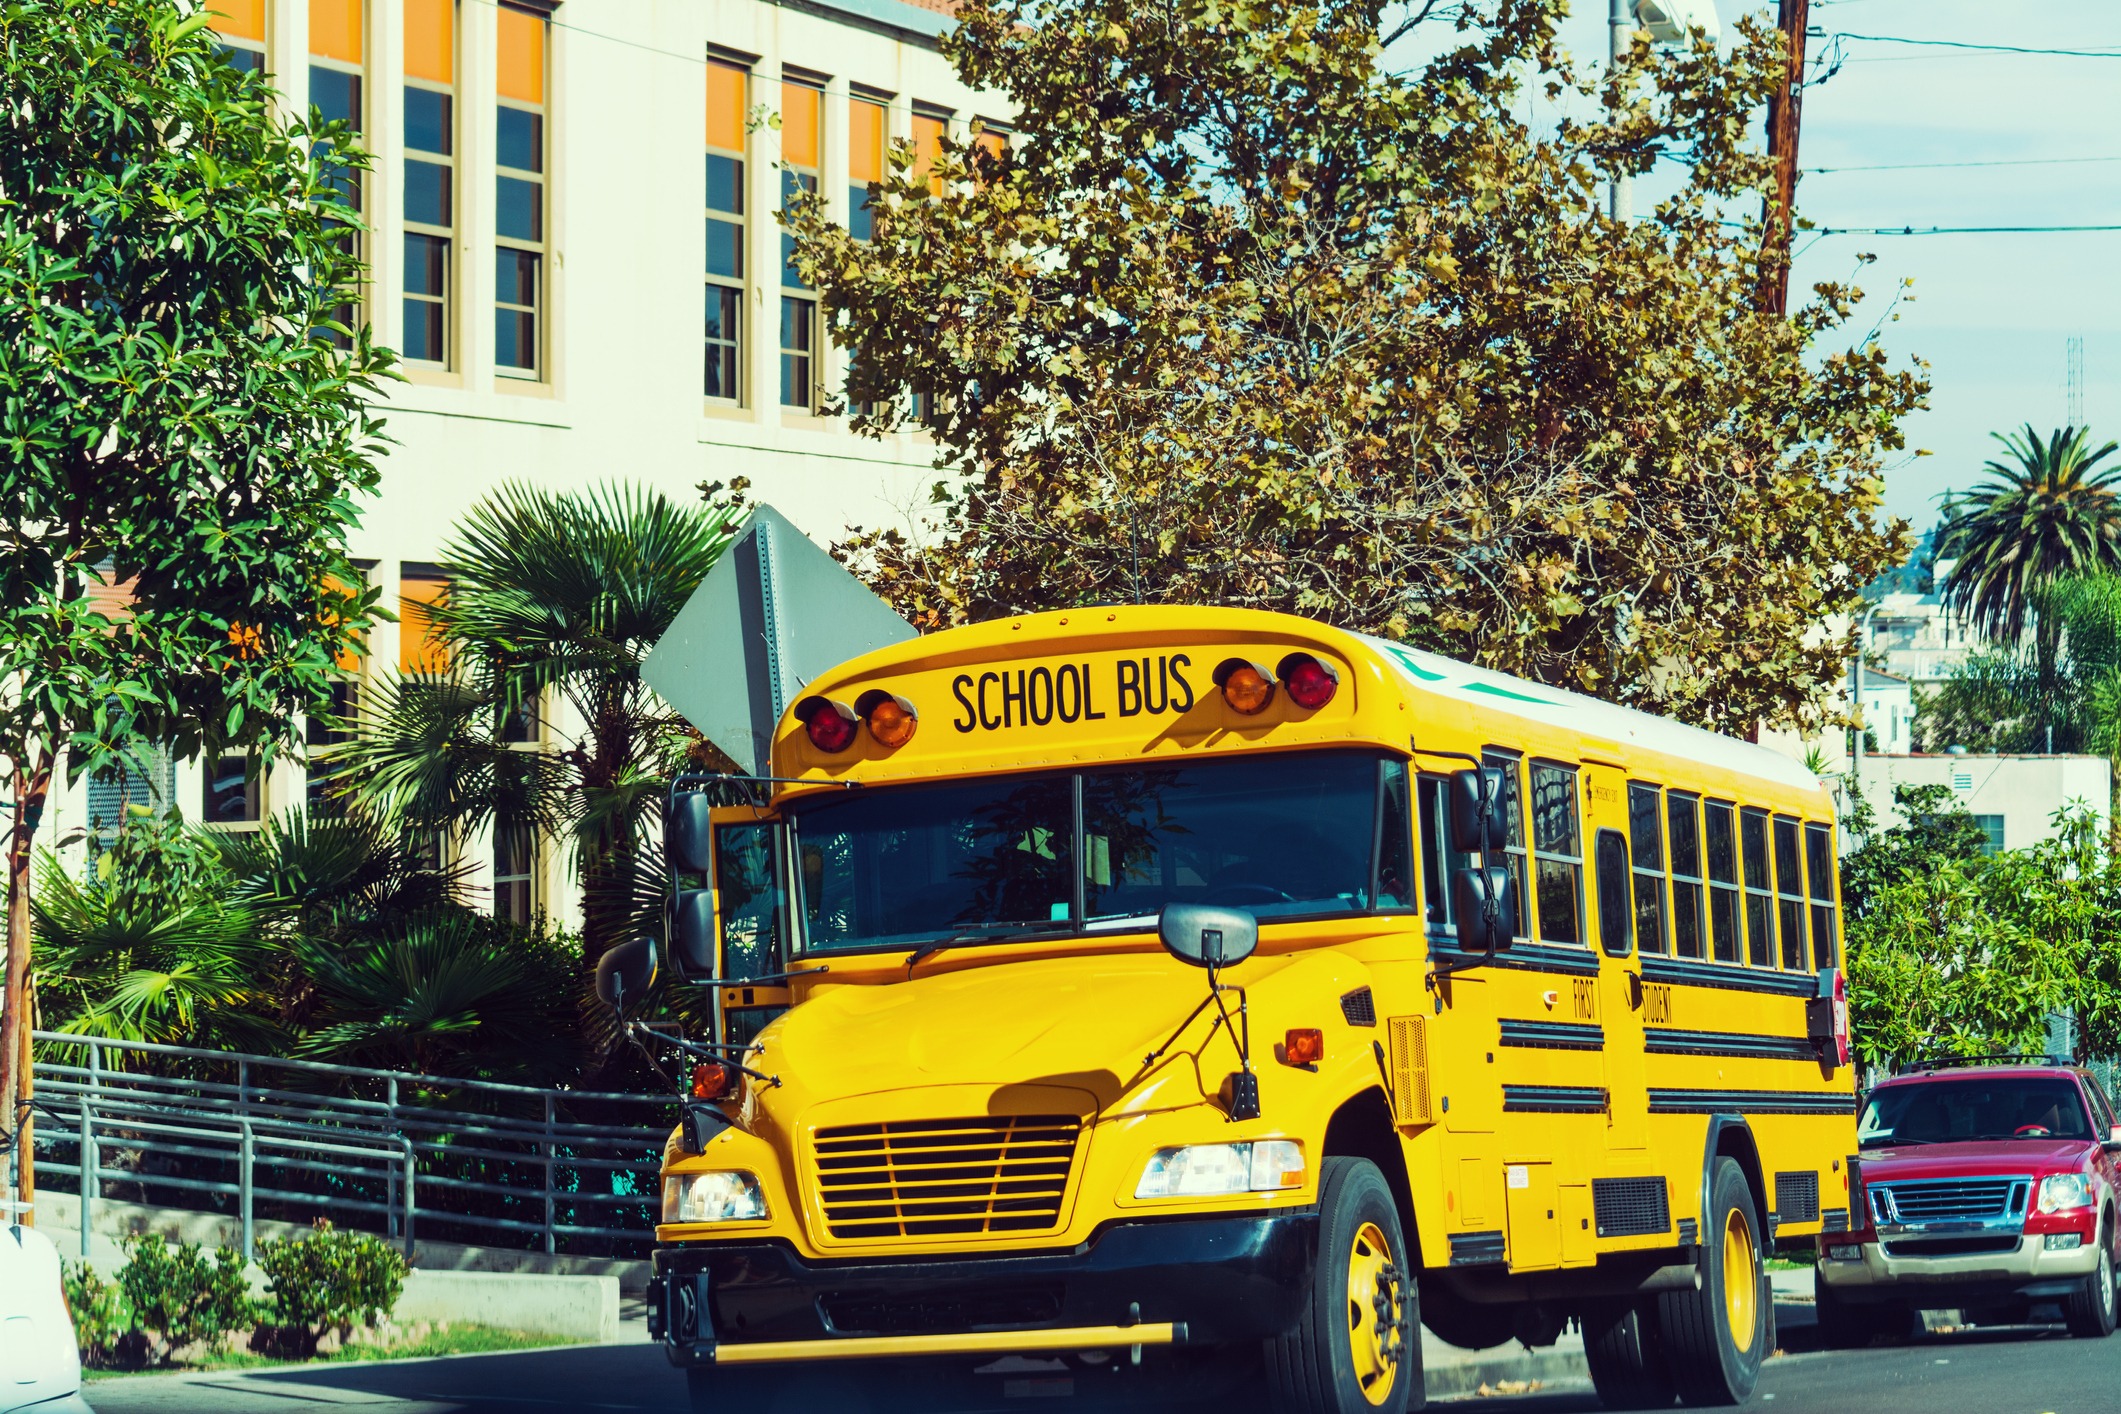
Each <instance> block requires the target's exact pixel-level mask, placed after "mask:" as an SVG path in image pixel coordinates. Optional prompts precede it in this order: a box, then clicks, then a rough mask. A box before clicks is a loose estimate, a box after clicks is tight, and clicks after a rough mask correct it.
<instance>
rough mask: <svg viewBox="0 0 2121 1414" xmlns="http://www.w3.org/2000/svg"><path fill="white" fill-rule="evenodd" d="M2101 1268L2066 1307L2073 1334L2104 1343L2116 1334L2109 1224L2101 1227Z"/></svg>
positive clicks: (2065, 1314)
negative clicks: (2103, 1341)
mask: <svg viewBox="0 0 2121 1414" xmlns="http://www.w3.org/2000/svg"><path fill="white" fill-rule="evenodd" d="M2098 1240H2099V1265H2098V1267H2097V1268H2095V1269H2094V1270H2093V1272H2092V1273H2091V1275H2090V1276H2087V1277H2086V1278H2085V1279H2084V1283H2083V1285H2082V1286H2080V1287H2079V1288H2078V1289H2077V1290H2075V1291H2073V1292H2071V1293H2070V1294H2069V1296H2068V1297H2067V1298H2066V1299H2065V1300H2064V1301H2063V1303H2062V1316H2063V1320H2064V1323H2065V1324H2067V1325H2068V1327H2069V1333H2070V1334H2071V1335H2074V1336H2082V1337H2084V1338H2085V1339H2087V1340H2104V1339H2105V1338H2106V1337H2107V1336H2110V1335H2112V1334H2113V1333H2114V1249H2113V1242H2112V1233H2111V1230H2110V1228H2109V1226H2108V1225H2107V1224H2106V1223H2103V1222H2102V1223H2101V1224H2100V1225H2099V1239H2098Z"/></svg>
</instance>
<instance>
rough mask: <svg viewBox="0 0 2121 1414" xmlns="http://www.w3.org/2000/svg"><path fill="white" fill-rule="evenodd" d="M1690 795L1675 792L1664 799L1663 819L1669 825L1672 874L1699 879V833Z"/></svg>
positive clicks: (1692, 798) (1693, 802)
mask: <svg viewBox="0 0 2121 1414" xmlns="http://www.w3.org/2000/svg"><path fill="white" fill-rule="evenodd" d="M1697 803H1698V802H1697V801H1696V799H1695V797H1693V796H1691V795H1681V794H1679V793H1678V792H1677V791H1674V792H1672V793H1671V794H1670V795H1668V796H1666V797H1665V818H1666V820H1667V821H1668V822H1669V823H1670V825H1671V832H1670V839H1671V852H1672V873H1673V874H1675V875H1685V876H1686V877H1687V878H1689V879H1698V878H1700V877H1701V831H1700V826H1699V823H1698V821H1697V818H1696V816H1695V814H1694V808H1695V806H1696V804H1697Z"/></svg>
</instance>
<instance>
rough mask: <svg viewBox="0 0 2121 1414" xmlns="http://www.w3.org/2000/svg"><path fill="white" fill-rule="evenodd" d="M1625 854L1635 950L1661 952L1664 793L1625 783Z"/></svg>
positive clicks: (1649, 787) (1635, 783)
mask: <svg viewBox="0 0 2121 1414" xmlns="http://www.w3.org/2000/svg"><path fill="white" fill-rule="evenodd" d="M1628 855H1629V857H1630V858H1631V859H1632V860H1633V861H1634V873H1635V950H1636V951H1637V952H1640V953H1662V952H1664V950H1665V936H1664V792H1663V791H1662V790H1660V789H1658V788H1657V787H1656V786H1648V785H1644V784H1642V783H1641V782H1640V781H1629V782H1628Z"/></svg>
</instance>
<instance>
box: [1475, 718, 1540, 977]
mask: <svg viewBox="0 0 2121 1414" xmlns="http://www.w3.org/2000/svg"><path fill="white" fill-rule="evenodd" d="M1482 754H1483V755H1484V756H1485V757H1486V758H1487V763H1488V764H1489V765H1490V766H1493V767H1495V768H1496V769H1497V770H1499V771H1501V772H1502V814H1503V818H1504V819H1505V820H1508V821H1509V822H1510V833H1509V843H1508V844H1507V845H1505V846H1504V848H1503V861H1502V862H1503V863H1504V864H1506V865H1508V866H1509V869H1510V877H1512V878H1513V879H1515V880H1516V881H1517V898H1518V904H1517V928H1518V932H1517V936H1518V937H1520V938H1530V937H1531V936H1532V910H1531V909H1530V908H1528V907H1526V905H1525V903H1524V900H1526V899H1529V898H1530V897H1531V896H1532V895H1531V891H1530V890H1529V889H1528V888H1527V887H1526V879H1525V847H1524V763H1523V762H1522V761H1520V760H1519V759H1518V758H1517V757H1515V756H1511V755H1508V754H1507V753H1504V752H1499V751H1487V752H1483V753H1482Z"/></svg>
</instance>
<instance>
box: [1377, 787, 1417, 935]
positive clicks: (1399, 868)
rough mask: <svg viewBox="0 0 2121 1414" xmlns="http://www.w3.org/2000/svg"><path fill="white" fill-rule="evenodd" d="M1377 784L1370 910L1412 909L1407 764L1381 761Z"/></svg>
mask: <svg viewBox="0 0 2121 1414" xmlns="http://www.w3.org/2000/svg"><path fill="white" fill-rule="evenodd" d="M1382 769H1383V778H1382V780H1381V781H1380V782H1379V784H1378V802H1377V871H1376V873H1377V877H1376V880H1375V882H1374V884H1373V886H1372V890H1371V895H1370V907H1372V908H1376V909H1384V908H1390V909H1401V908H1412V907H1413V906H1414V820H1413V816H1412V814H1411V812H1409V810H1408V809H1407V763H1406V762H1404V761H1389V760H1388V761H1385V762H1384V763H1382Z"/></svg>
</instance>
